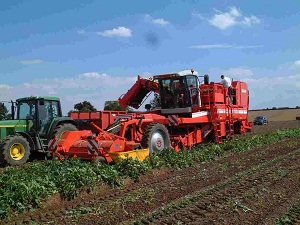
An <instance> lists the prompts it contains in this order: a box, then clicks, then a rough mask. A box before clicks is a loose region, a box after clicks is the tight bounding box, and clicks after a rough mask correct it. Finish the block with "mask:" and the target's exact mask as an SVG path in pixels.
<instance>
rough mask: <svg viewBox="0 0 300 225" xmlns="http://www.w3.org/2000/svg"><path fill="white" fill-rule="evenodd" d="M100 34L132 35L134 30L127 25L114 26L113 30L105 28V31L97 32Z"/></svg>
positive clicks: (114, 35)
mask: <svg viewBox="0 0 300 225" xmlns="http://www.w3.org/2000/svg"><path fill="white" fill-rule="evenodd" d="M97 34H98V35H101V36H103V37H126V38H127V37H131V36H132V30H130V29H129V28H126V27H118V28H113V29H112V30H105V31H103V32H97Z"/></svg>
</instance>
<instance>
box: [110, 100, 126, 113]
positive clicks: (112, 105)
mask: <svg viewBox="0 0 300 225" xmlns="http://www.w3.org/2000/svg"><path fill="white" fill-rule="evenodd" d="M104 110H116V111H122V110H127V111H131V110H130V108H129V107H126V108H125V109H123V108H122V107H121V106H120V104H119V102H118V101H105V103H104Z"/></svg>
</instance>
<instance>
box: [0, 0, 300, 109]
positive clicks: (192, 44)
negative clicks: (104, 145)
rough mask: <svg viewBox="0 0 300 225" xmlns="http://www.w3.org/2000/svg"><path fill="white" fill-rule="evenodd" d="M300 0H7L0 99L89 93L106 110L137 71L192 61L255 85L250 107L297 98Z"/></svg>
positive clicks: (77, 98) (216, 76) (1, 24)
mask: <svg viewBox="0 0 300 225" xmlns="http://www.w3.org/2000/svg"><path fill="white" fill-rule="evenodd" d="M299 31H300V2H299V1H298V0H287V1H284V2H283V1H279V0H278V1H276V0H273V1H268V0H265V1H258V0H257V1H256V0H251V1H250V0H249V1H230V0H219V1H216V0H215V1H196V0H185V1H184V0H182V1H175V0H169V1H167V0H165V1H155V0H153V1H135V0H132V1H128V0H127V1H126V0H124V1H121V0H120V1H116V0H110V1H92V0H86V1H77V0H73V1H71V0H70V1H56V0H53V1H37V0H32V1H31V0H25V1H15V0H11V1H4V2H2V3H1V6H0V37H1V42H0V76H1V80H0V100H2V101H3V100H6V101H7V100H11V99H16V98H18V97H24V96H30V95H52V96H58V97H60V98H61V101H62V105H63V111H64V113H66V112H68V111H69V110H71V109H72V108H73V106H74V104H76V103H78V102H81V101H84V100H87V101H90V102H91V103H92V104H93V105H94V106H95V107H96V108H97V109H98V110H102V109H103V106H104V102H105V100H117V99H118V97H119V96H120V95H121V94H123V93H125V92H126V91H127V90H128V89H129V88H130V87H131V85H132V84H133V83H134V82H135V81H136V78H137V75H141V76H143V77H150V76H152V75H155V74H160V73H166V72H174V71H180V70H185V69H191V68H194V69H195V70H196V71H198V73H199V74H201V75H204V74H209V75H210V80H211V81H214V82H219V81H220V75H221V74H225V75H227V76H229V77H231V78H233V79H234V80H243V81H245V82H247V83H248V85H249V89H250V91H251V97H250V100H251V102H250V108H251V109H259V108H267V107H269V108H271V107H274V106H275V107H283V106H289V107H295V106H297V105H300V41H299Z"/></svg>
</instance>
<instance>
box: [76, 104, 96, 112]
mask: <svg viewBox="0 0 300 225" xmlns="http://www.w3.org/2000/svg"><path fill="white" fill-rule="evenodd" d="M74 109H75V111H79V112H83V111H85V112H92V111H97V109H96V108H95V107H94V106H93V105H92V104H91V103H90V102H88V101H83V102H80V103H77V104H75V105H74Z"/></svg>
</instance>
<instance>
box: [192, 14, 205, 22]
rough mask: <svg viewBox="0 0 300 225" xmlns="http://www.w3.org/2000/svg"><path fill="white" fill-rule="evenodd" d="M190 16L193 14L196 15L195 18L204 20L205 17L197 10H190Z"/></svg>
mask: <svg viewBox="0 0 300 225" xmlns="http://www.w3.org/2000/svg"><path fill="white" fill-rule="evenodd" d="M192 16H193V17H196V18H198V19H201V20H205V17H204V16H202V14H201V13H198V12H192Z"/></svg>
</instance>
